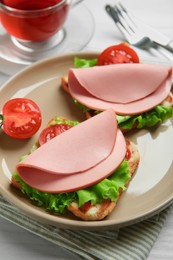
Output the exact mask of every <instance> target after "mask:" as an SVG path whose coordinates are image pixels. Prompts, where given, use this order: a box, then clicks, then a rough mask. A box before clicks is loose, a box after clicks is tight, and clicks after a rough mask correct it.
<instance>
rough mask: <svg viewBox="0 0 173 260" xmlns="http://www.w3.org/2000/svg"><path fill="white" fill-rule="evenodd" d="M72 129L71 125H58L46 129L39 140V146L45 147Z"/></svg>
mask: <svg viewBox="0 0 173 260" xmlns="http://www.w3.org/2000/svg"><path fill="white" fill-rule="evenodd" d="M71 127H72V126H71V125H67V124H56V125H51V126H48V127H46V128H44V129H43V131H42V132H41V134H40V136H39V140H38V141H39V144H40V145H43V144H44V143H46V142H48V141H49V140H51V139H52V138H54V137H55V136H57V135H59V134H61V133H63V132H65V131H66V130H68V129H70V128H71Z"/></svg>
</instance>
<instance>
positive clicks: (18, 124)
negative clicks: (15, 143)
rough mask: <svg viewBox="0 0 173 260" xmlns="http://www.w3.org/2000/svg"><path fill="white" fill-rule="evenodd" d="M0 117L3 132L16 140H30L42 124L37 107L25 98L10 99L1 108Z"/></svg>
mask: <svg viewBox="0 0 173 260" xmlns="http://www.w3.org/2000/svg"><path fill="white" fill-rule="evenodd" d="M0 116H1V126H2V128H3V130H4V132H5V133H6V134H7V135H9V136H11V137H13V138H16V139H27V138H30V137H31V136H33V135H34V134H35V133H36V132H37V131H38V129H39V128H40V125H41V122H42V116H41V112H40V109H39V107H38V106H37V104H36V103H35V102H34V101H32V100H30V99H27V98H14V99H10V100H9V101H7V102H6V103H5V105H4V106H3V108H2V114H1V115H0Z"/></svg>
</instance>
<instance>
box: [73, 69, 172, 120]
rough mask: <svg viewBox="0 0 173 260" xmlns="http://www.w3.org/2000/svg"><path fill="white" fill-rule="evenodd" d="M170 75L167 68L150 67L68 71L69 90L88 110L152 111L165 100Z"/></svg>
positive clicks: (170, 72)
mask: <svg viewBox="0 0 173 260" xmlns="http://www.w3.org/2000/svg"><path fill="white" fill-rule="evenodd" d="M171 76H172V69H171V67H168V66H160V65H151V64H150V65H149V64H115V65H108V66H99V67H93V68H86V69H70V70H69V91H70V93H71V95H72V96H73V97H74V98H75V99H76V100H78V101H79V102H80V103H82V104H84V105H86V106H87V107H89V108H92V109H95V110H97V109H99V110H105V109H109V108H112V109H113V110H114V111H115V112H116V113H118V114H128V115H133V114H138V113H141V112H144V111H147V110H150V109H152V108H153V107H155V106H156V105H158V104H160V103H161V102H162V101H163V100H164V99H165V98H166V96H167V95H168V93H169V91H170V89H171V84H172V82H171ZM150 97H151V98H150Z"/></svg>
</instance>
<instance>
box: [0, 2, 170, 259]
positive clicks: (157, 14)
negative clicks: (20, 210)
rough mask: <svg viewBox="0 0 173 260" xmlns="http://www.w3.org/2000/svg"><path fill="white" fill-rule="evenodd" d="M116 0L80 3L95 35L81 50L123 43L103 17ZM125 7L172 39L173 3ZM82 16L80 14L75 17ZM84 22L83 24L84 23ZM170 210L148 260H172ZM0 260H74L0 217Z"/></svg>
mask: <svg viewBox="0 0 173 260" xmlns="http://www.w3.org/2000/svg"><path fill="white" fill-rule="evenodd" d="M115 2H116V0H114V1H113V0H100V1H99V0H95V1H93V0H85V1H84V4H85V6H86V7H88V8H89V9H90V11H91V12H92V14H93V16H94V20H95V33H94V36H93V38H92V40H91V41H90V43H89V44H88V45H87V47H85V49H84V50H83V51H101V50H103V49H104V48H106V47H108V46H109V45H113V44H116V43H118V42H120V41H121V40H123V38H122V35H121V34H120V33H119V31H118V30H117V28H116V27H115V26H114V23H113V22H112V20H111V19H110V18H109V17H108V16H107V15H106V13H105V10H104V6H105V4H108V3H109V4H113V3H115ZM122 2H123V3H124V4H125V5H126V7H127V8H128V9H130V10H132V11H133V13H134V14H136V15H137V16H139V17H140V18H141V19H142V20H146V21H147V22H148V23H149V24H151V25H153V26H155V27H156V28H158V29H159V30H160V31H162V32H164V33H165V34H166V35H167V36H169V37H170V38H172V39H173V18H172V11H173V1H172V0H152V1H151V0H145V1H142V0H138V1H136V0H123V1H122ZM78 15H82V14H78ZM86 22H87V21H86ZM136 50H137V51H138V53H139V55H140V57H141V58H142V59H150V60H152V59H153V60H155V59H156V60H157V59H159V60H166V59H165V58H164V57H163V56H162V55H160V54H158V56H155V55H154V54H153V56H151V55H149V54H148V53H147V52H145V51H141V50H138V49H136ZM20 69H22V66H18V67H14V66H13V65H11V64H9V63H8V62H6V61H3V60H2V59H0V71H3V72H5V73H6V72H9V71H10V70H11V74H14V72H16V71H18V70H20ZM8 78H9V75H5V74H4V73H1V72H0V83H2V82H5V81H6V80H8ZM172 245H173V211H172V212H170V214H169V216H168V218H167V221H166V223H165V225H164V227H163V229H162V231H161V233H160V235H159V237H158V239H157V241H156V243H155V245H154V247H153V248H152V250H151V252H150V255H149V258H148V259H149V260H155V259H157V260H163V259H164V260H169V259H170V260H171V259H173V246H172ZM0 259H3V260H17V259H25V260H30V259H32V260H39V259H40V260H53V259H66V260H69V259H70V260H73V259H78V258H77V257H76V256H74V255H72V254H71V253H69V252H67V251H66V250H64V249H62V248H60V247H59V246H56V245H54V244H52V243H50V242H48V241H45V240H43V239H42V238H40V237H37V236H35V235H33V234H31V233H29V232H28V231H26V230H23V229H22V228H20V227H18V226H16V225H15V224H13V223H9V222H8V221H6V220H4V219H2V218H0Z"/></svg>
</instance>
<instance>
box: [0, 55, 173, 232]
mask: <svg viewBox="0 0 173 260" xmlns="http://www.w3.org/2000/svg"><path fill="white" fill-rule="evenodd" d="M98 54H99V53H98V52H95V51H87V52H74V53H68V54H62V55H57V56H55V57H50V58H45V59H43V60H40V61H37V62H35V63H34V64H31V65H29V66H28V67H26V68H24V69H22V70H21V71H19V72H18V73H16V74H15V75H13V76H12V77H11V78H10V79H9V80H8V81H7V82H5V83H4V84H3V86H2V87H1V88H0V92H1V91H2V90H3V91H4V90H5V88H6V87H8V85H9V84H11V83H13V81H16V80H17V78H20V77H22V76H24V75H25V74H28V73H30V71H32V70H34V69H35V68H37V67H39V66H44V65H45V64H47V63H52V62H55V61H57V62H60V61H61V60H64V59H65V60H72V59H73V58H74V56H79V57H83V58H84V57H86V56H87V57H89V56H91V57H97V56H98ZM132 181H133V180H132ZM0 191H1V193H2V195H3V196H4V198H5V199H7V201H9V202H10V203H11V204H12V205H13V201H11V197H10V199H9V193H10V191H9V190H6V189H5V188H4V187H2V185H1V184H0ZM15 200H16V198H15ZM17 200H18V198H17ZM27 200H28V198H27ZM172 201H173V194H172V196H171V197H169V198H166V199H165V201H163V202H162V203H160V204H159V205H156V206H155V207H154V208H153V209H150V210H148V211H146V212H145V214H137V216H136V217H134V218H132V219H130V220H126V221H124V222H116V221H115V220H109V219H105V220H103V221H92V222H91V221H87V222H86V221H83V220H77V221H76V220H74V221H73V220H71V219H69V220H68V219H66V218H65V219H64V218H61V217H60V219H61V220H59V222H57V221H54V220H52V221H51V223H50V221H49V220H48V221H47V220H46V219H45V218H44V217H42V216H39V220H40V221H42V222H43V223H47V224H51V225H54V226H58V227H63V228H69V229H82V230H98V229H100V228H102V229H111V228H112V227H116V228H120V227H125V226H129V225H131V224H135V223H137V222H139V221H142V220H145V219H147V218H149V217H151V216H153V215H155V214H157V213H158V212H160V211H162V210H163V209H164V208H166V207H167V206H169V205H170V204H171V203H172ZM18 202H19V201H18ZM23 204H24V203H23V202H21V203H19V204H18V205H16V204H14V205H15V206H16V207H17V208H19V209H20V210H22V211H23V212H24V213H30V211H29V208H30V207H32V204H31V205H27V209H28V210H26V208H25V207H24V208H23V206H24V205H23ZM115 210H116V209H115ZM38 212H39V211H38V210H37V208H36V209H35V207H34V212H32V214H31V215H30V217H32V218H34V219H35V220H37V217H38ZM40 214H41V215H42V214H43V212H42V211H41V213H39V215H40ZM45 214H46V215H47V214H48V215H49V213H47V212H45V213H44V214H43V215H45ZM55 217H56V218H57V216H55ZM55 217H54V218H55ZM54 218H53V219H54ZM72 222H73V223H72Z"/></svg>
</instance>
